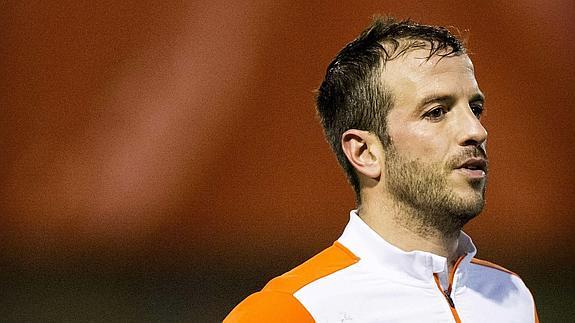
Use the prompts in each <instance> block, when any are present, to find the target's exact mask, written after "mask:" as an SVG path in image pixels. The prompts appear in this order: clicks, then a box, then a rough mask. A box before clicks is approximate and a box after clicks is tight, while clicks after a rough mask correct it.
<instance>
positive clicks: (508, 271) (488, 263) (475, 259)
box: [471, 258, 519, 277]
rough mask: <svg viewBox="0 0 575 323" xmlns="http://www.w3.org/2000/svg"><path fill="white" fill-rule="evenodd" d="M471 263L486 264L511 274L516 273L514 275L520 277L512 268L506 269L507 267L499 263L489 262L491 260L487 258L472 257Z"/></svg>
mask: <svg viewBox="0 0 575 323" xmlns="http://www.w3.org/2000/svg"><path fill="white" fill-rule="evenodd" d="M471 263H472V264H476V265H481V266H485V267H490V268H493V269H497V270H501V271H502V272H505V273H508V274H511V275H514V276H517V277H519V275H517V274H516V273H514V272H512V271H511V270H509V269H506V268H503V267H501V266H499V265H496V264H494V263H492V262H489V261H487V260H481V259H477V258H473V259H471Z"/></svg>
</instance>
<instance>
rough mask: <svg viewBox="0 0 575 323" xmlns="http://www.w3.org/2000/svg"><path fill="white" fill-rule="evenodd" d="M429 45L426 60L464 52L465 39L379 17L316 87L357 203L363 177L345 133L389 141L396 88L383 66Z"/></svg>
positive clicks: (322, 113) (328, 133) (319, 106)
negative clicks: (354, 163)
mask: <svg viewBox="0 0 575 323" xmlns="http://www.w3.org/2000/svg"><path fill="white" fill-rule="evenodd" d="M424 48H428V49H430V50H429V56H428V57H427V59H430V58H431V57H433V56H436V55H438V56H442V57H444V56H450V55H461V54H464V53H465V48H464V45H463V42H462V41H461V40H460V39H459V38H458V37H456V36H454V35H453V34H452V33H451V32H450V31H449V30H448V29H447V28H444V27H437V26H428V25H423V24H418V23H415V22H413V21H411V20H403V21H397V20H396V19H395V18H392V17H376V18H375V19H374V21H373V23H372V24H371V25H370V26H369V27H368V28H367V29H366V30H364V31H363V32H362V33H361V34H360V36H359V37H358V38H356V39H355V40H353V41H352V42H351V43H349V44H347V45H346V46H345V47H344V48H343V49H342V50H341V51H340V52H339V53H338V54H337V56H336V57H335V58H334V60H333V61H332V62H331V63H330V64H329V66H328V67H327V71H326V75H325V78H324V80H323V82H322V84H321V86H320V88H319V90H318V92H317V98H316V103H317V111H318V114H319V117H320V120H321V124H322V126H323V129H324V132H325V135H326V138H327V141H328V142H329V144H330V146H331V148H332V149H333V151H334V152H335V154H336V156H337V159H338V161H339V164H340V165H341V166H342V167H343V169H344V170H345V172H346V174H347V177H348V180H349V182H350V184H351V185H352V187H353V189H354V191H355V195H356V201H357V203H358V204H359V203H360V202H361V201H360V198H361V197H360V184H359V178H358V176H357V174H356V172H355V170H354V168H353V166H352V165H351V163H350V162H349V161H348V160H347V158H346V156H345V154H344V153H343V149H342V147H341V136H342V135H343V133H344V132H345V131H346V130H348V129H359V130H366V131H369V132H372V133H374V134H376V135H378V136H379V138H380V140H381V141H382V143H383V144H384V147H386V145H387V144H389V138H388V136H387V131H386V118H387V114H388V112H389V111H390V110H391V108H392V107H393V93H391V91H389V90H388V89H386V86H385V85H384V84H383V82H382V81H381V80H382V79H381V77H382V67H383V66H384V65H385V64H386V63H387V62H388V61H391V60H393V59H395V58H397V57H399V56H402V55H404V54H405V53H407V52H410V51H412V50H416V49H424Z"/></svg>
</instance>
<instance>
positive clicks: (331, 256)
mask: <svg viewBox="0 0 575 323" xmlns="http://www.w3.org/2000/svg"><path fill="white" fill-rule="evenodd" d="M358 261H359V258H358V257H356V256H355V255H354V254H353V253H352V252H351V251H349V250H348V249H347V248H345V247H344V246H343V245H341V244H340V243H339V242H335V243H334V244H333V245H332V246H331V247H329V248H327V249H325V250H323V251H322V252H320V253H319V254H317V255H315V256H314V257H312V258H310V259H309V260H307V261H306V262H304V263H303V264H301V265H299V266H297V267H296V268H294V269H292V270H290V271H289V272H287V273H285V274H283V275H281V276H279V277H276V278H274V279H272V280H271V281H270V282H269V283H268V284H267V285H266V286H265V287H264V288H263V289H262V291H260V292H257V293H255V294H252V295H250V296H249V297H248V298H246V299H245V300H243V301H242V302H241V303H240V304H239V305H238V306H236V307H235V308H234V310H233V311H232V312H231V313H230V314H229V315H228V317H226V319H225V320H224V322H225V323H232V322H313V318H312V316H311V315H310V314H309V312H308V311H307V310H306V308H305V307H304V306H303V305H302V304H301V303H300V302H299V301H298V299H297V298H296V297H294V295H293V294H294V293H295V292H297V291H298V290H299V289H301V288H302V287H304V286H306V285H308V284H310V283H313V282H314V281H316V280H318V279H320V278H323V277H325V276H328V275H330V274H332V273H335V272H337V271H339V270H341V269H344V268H346V267H348V266H350V265H353V264H355V263H356V262H358Z"/></svg>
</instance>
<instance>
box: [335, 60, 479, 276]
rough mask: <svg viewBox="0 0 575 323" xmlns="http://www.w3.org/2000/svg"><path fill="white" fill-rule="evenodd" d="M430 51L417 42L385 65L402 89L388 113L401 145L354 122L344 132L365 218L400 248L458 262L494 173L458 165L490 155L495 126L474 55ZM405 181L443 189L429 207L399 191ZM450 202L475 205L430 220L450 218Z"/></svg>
mask: <svg viewBox="0 0 575 323" xmlns="http://www.w3.org/2000/svg"><path fill="white" fill-rule="evenodd" d="M428 54H429V51H428V50H425V49H418V50H414V51H412V52H410V53H407V54H406V55H404V56H402V57H399V58H396V59H394V60H392V61H389V62H387V64H386V65H385V67H384V71H383V73H382V74H383V79H382V82H383V83H384V84H385V85H386V87H387V88H388V89H389V90H391V92H392V93H393V96H394V107H393V108H392V110H391V111H390V112H389V115H388V119H387V129H388V135H389V137H390V138H391V140H392V142H393V146H392V147H391V148H390V147H385V148H384V146H383V144H382V142H381V141H380V140H379V137H378V136H377V135H375V134H373V133H369V132H366V131H361V130H357V129H350V130H348V131H346V132H345V133H344V134H343V136H342V147H343V150H344V153H345V154H346V156H347V157H348V159H349V160H350V162H351V164H352V165H353V166H354V168H355V170H356V171H357V174H358V176H359V179H360V185H361V205H360V207H359V214H360V216H361V218H362V219H363V220H364V221H365V222H366V223H367V224H368V225H369V226H370V227H371V228H372V229H373V230H374V231H376V232H377V233H378V234H379V235H381V236H382V237H383V238H384V239H385V240H387V241H388V242H390V243H392V244H394V245H395V246H397V247H399V248H400V249H403V250H405V251H412V250H422V251H427V252H431V253H435V254H438V255H441V256H444V257H446V258H447V259H448V265H449V270H451V268H452V266H453V264H454V262H455V260H456V259H457V258H458V257H459V256H460V254H459V252H458V248H457V247H458V246H457V241H458V237H459V234H460V230H461V227H462V226H463V224H465V222H467V221H468V220H469V219H470V218H471V217H473V216H474V215H476V214H477V213H479V211H480V210H481V208H482V207H483V201H484V191H485V185H486V174H484V175H485V176H483V175H480V176H477V173H478V172H474V174H470V173H468V172H466V171H465V170H462V169H458V168H457V167H458V166H460V165H461V163H463V162H464V161H465V160H466V159H468V158H469V157H471V156H475V157H477V156H482V157H485V156H484V155H483V154H484V152H485V142H486V139H487V132H486V130H485V128H484V127H483V126H482V124H481V122H480V118H479V117H480V114H481V111H482V109H483V95H482V93H481V91H480V89H479V87H478V84H477V81H476V79H475V75H474V69H473V65H472V63H471V60H470V59H469V57H468V56H467V55H460V56H449V57H443V58H440V57H439V56H434V57H432V58H431V59H429V60H426V59H425V58H426V57H427V55H428ZM407 165H412V166H413V167H408V166H407ZM456 165H457V166H456ZM479 173H481V172H479ZM405 174H408V176H404V175H405ZM409 175H412V176H409ZM428 175H429V176H428ZM426 177H429V178H427V179H426ZM432 179H433V181H432ZM417 180H419V183H416V181H417ZM393 183H399V185H395V187H394V185H393ZM416 184H419V185H416ZM402 185H403V187H406V185H411V186H409V187H420V190H421V194H420V195H425V194H426V193H427V192H431V193H437V194H429V196H427V199H426V203H428V204H425V203H424V204H423V205H429V207H424V206H421V204H417V203H410V202H409V200H408V199H407V200H406V199H401V198H399V197H398V196H399V195H398V192H397V189H398V187H402ZM426 185H427V186H426ZM415 191H417V190H415ZM416 193H417V192H416ZM413 195H414V196H415V197H417V196H419V195H418V194H413ZM438 196H439V197H445V200H447V201H448V203H443V204H445V205H447V206H448V207H447V208H445V207H443V208H441V207H435V206H434V203H435V202H434V199H437V200H439V198H437V197H438ZM436 204H438V203H436ZM445 205H443V206H445ZM450 206H452V208H449V207H450ZM442 210H446V211H445V212H443V211H442ZM450 210H451V211H453V210H455V211H453V212H454V213H453V214H459V213H457V212H459V211H460V210H469V212H470V213H471V214H472V215H471V216H468V217H469V218H465V219H463V220H461V221H453V223H451V224H450V225H434V224H432V223H431V222H430V221H428V220H429V219H434V218H438V217H439V218H441V217H443V218H446V217H447V220H450V218H448V217H450V216H453V215H452V214H451V213H452V212H450ZM438 212H439V213H438ZM425 219H428V220H425ZM447 222H448V223H450V222H449V221H447Z"/></svg>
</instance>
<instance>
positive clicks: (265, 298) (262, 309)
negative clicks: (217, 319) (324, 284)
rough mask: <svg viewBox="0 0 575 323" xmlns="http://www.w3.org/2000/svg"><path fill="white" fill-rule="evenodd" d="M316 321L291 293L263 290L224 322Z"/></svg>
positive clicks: (236, 309) (244, 302)
mask: <svg viewBox="0 0 575 323" xmlns="http://www.w3.org/2000/svg"><path fill="white" fill-rule="evenodd" d="M252 322H253V323H255V322H270V323H280V322H286V323H288V322H294V323H299V322H305V323H308V322H310V323H312V322H315V321H314V319H313V318H312V317H311V315H310V313H309V312H308V311H307V310H306V309H305V307H304V306H303V305H302V304H301V303H300V302H299V301H298V300H297V299H296V298H295V297H294V296H293V295H292V294H289V293H284V292H278V291H262V292H257V293H255V294H252V295H250V296H249V297H248V298H246V299H245V300H243V301H242V302H241V303H240V304H238V305H237V306H236V307H235V308H234V309H233V310H232V312H231V313H230V314H229V315H228V316H227V317H226V318H225V319H224V323H252Z"/></svg>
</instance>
